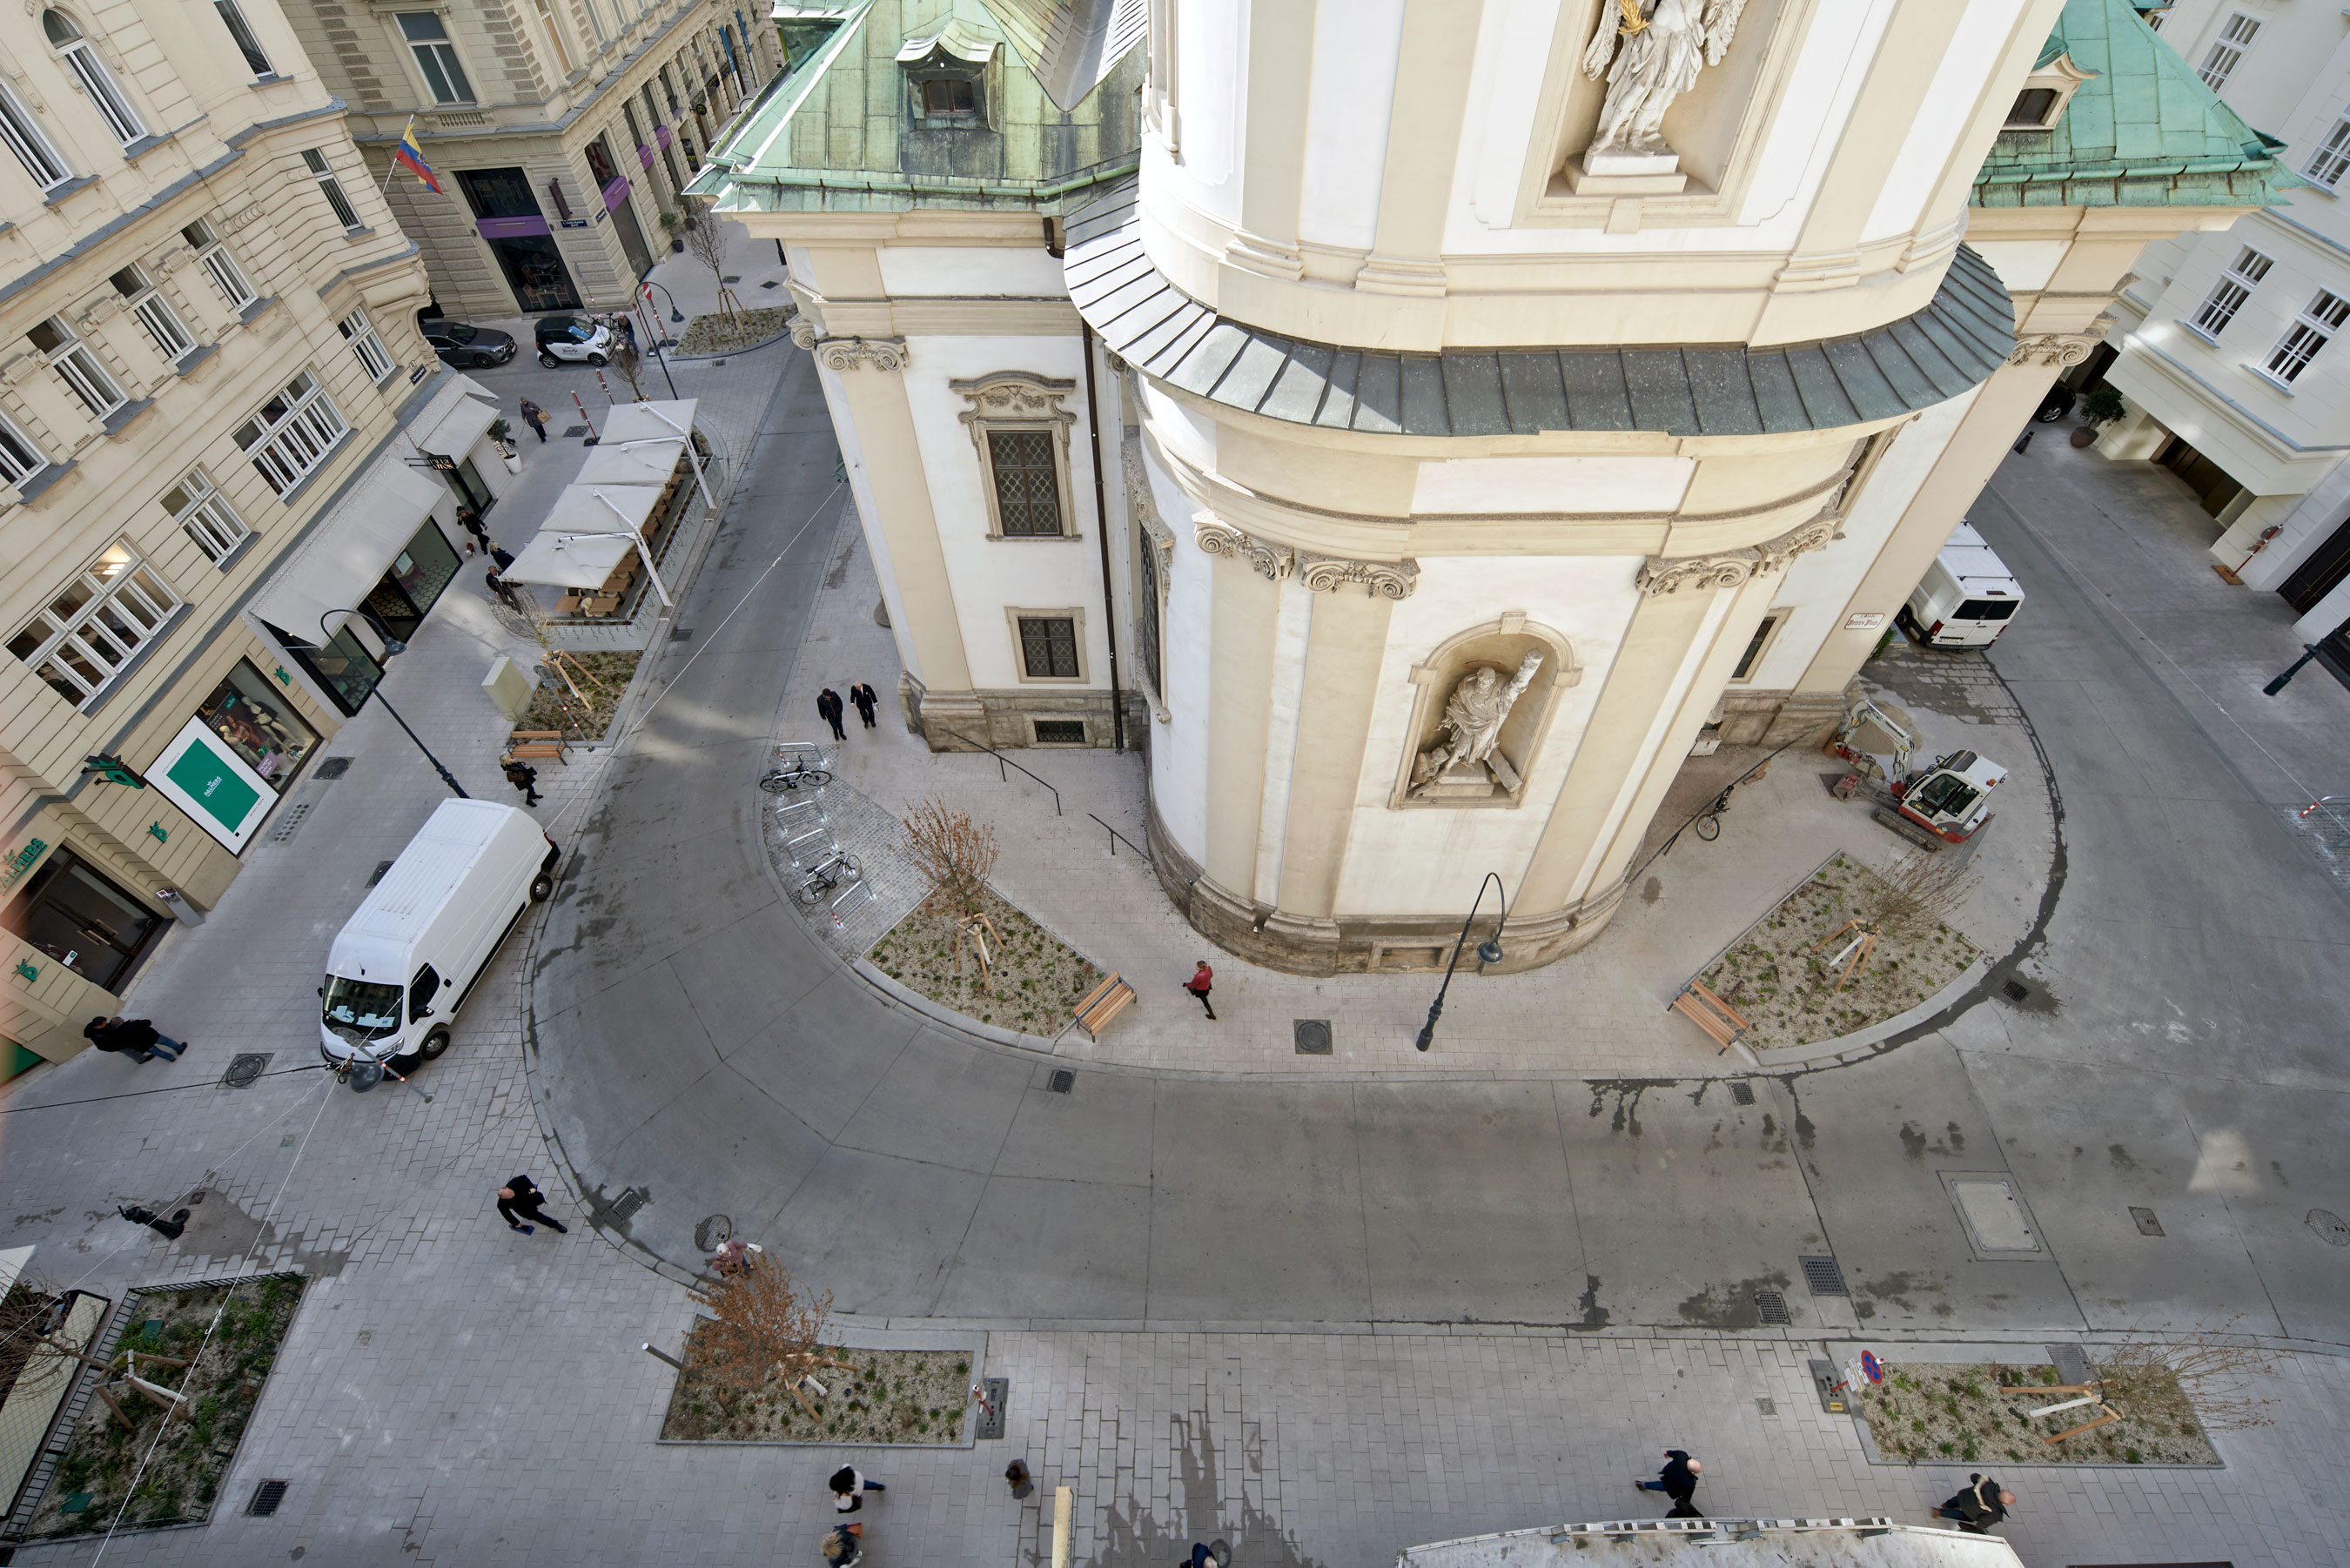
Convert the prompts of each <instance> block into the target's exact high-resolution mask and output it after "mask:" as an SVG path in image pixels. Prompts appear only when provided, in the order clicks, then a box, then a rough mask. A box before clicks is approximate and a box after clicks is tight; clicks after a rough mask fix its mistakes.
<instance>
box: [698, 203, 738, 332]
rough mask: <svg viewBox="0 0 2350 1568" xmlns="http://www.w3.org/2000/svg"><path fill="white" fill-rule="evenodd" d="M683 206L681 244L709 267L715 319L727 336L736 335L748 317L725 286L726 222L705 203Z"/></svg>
mask: <svg viewBox="0 0 2350 1568" xmlns="http://www.w3.org/2000/svg"><path fill="white" fill-rule="evenodd" d="M687 206H688V217H687V221H686V226H685V248H686V249H687V250H689V251H691V252H692V253H693V259H694V260H696V261H698V262H700V263H701V264H702V265H704V266H706V267H708V268H709V269H710V275H711V277H712V279H713V280H714V281H715V282H716V283H717V285H718V316H719V319H720V320H722V321H723V322H724V323H725V324H726V331H727V334H728V335H729V336H730V337H739V336H741V335H742V333H743V331H744V330H745V329H746V327H747V326H748V322H749V317H747V316H746V315H745V314H744V312H743V302H742V301H741V300H739V299H737V298H735V297H734V291H733V289H732V288H730V287H729V286H727V283H726V226H725V224H723V223H720V222H719V219H718V214H717V213H714V212H712V211H711V210H710V209H709V208H708V207H704V206H699V205H697V204H695V203H691V202H689V203H687Z"/></svg>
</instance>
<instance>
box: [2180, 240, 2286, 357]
mask: <svg viewBox="0 0 2350 1568" xmlns="http://www.w3.org/2000/svg"><path fill="white" fill-rule="evenodd" d="M2270 265H2271V264H2270V261H2269V258H2268V257H2266V256H2264V255H2262V254H2261V253H2260V252H2258V251H2256V250H2254V249H2252V247H2251V246H2250V245H2246V246H2245V247H2244V248H2243V249H2242V250H2241V251H2238V252H2237V253H2236V259H2235V260H2234V261H2232V262H2230V263H2229V264H2228V270H2227V271H2226V272H2223V273H2221V274H2220V281H2219V282H2217V283H2215V284H2213V285H2212V286H2211V292H2210V293H2209V294H2207V295H2205V296H2203V303H2202V304H2201V305H2199V306H2197V307H2196V310H2195V321H2194V326H2195V329H2196V330H2197V331H2199V332H2200V333H2202V334H2204V335H2205V336H2206V337H2218V336H2220V333H2222V332H2224V331H2226V330H2227V329H2228V323H2230V321H2233V320H2234V319H2236V312H2237V311H2239V310H2241V309H2242V308H2243V305H2244V301H2246V300H2248V299H2250V298H2251V296H2252V290H2253V289H2255V288H2257V287H2259V286H2260V281H2261V279H2262V278H2264V277H2266V276H2268V275H2269V266H2270Z"/></svg>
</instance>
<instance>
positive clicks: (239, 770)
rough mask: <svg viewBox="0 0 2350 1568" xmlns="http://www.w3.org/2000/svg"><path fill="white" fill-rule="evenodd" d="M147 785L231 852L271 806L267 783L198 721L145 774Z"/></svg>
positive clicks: (271, 793) (273, 795) (241, 844)
mask: <svg viewBox="0 0 2350 1568" xmlns="http://www.w3.org/2000/svg"><path fill="white" fill-rule="evenodd" d="M147 782H148V783H149V784H153V785H154V786H155V787H156V789H158V790H159V791H161V793H162V794H163V797H164V798H165V799H166V800H169V801H170V802H171V803H172V805H176V806H178V807H179V808H180V809H181V810H182V811H184V812H186V813H187V814H188V816H189V818H190V820H192V821H193V822H194V823H195V825H196V826H198V827H201V828H203V830H204V831H205V832H206V833H209V834H211V835H212V836H213V837H214V838H217V839H219V840H220V841H221V843H222V844H224V845H225V846H227V847H228V848H229V849H230V850H232V851H236V850H242V849H243V848H244V846H245V842H246V841H247V840H248V839H250V838H251V837H252V836H253V835H254V831H255V829H256V828H258V827H259V826H261V819H262V818H263V817H265V816H266V815H269V808H270V807H271V806H272V805H276V802H277V794H276V791H275V790H273V789H271V788H270V787H269V784H268V782H267V781H266V780H265V779H264V778H263V777H262V776H261V775H260V774H257V773H255V772H254V771H253V769H252V768H250V767H248V766H246V765H245V762H244V758H242V757H240V756H238V755H237V754H236V753H234V752H232V751H230V750H229V748H228V742H225V741H224V740H222V739H221V738H220V736H219V735H217V734H215V733H213V729H212V727H211V726H210V725H208V724H206V723H205V722H203V720H201V719H191V720H189V721H188V722H187V723H186V724H184V725H182V727H181V730H180V732H179V733H178V734H177V735H175V736H173V737H172V743H171V744H170V745H168V746H166V747H164V748H163V754H162V755H161V756H160V757H157V758H156V759H155V761H154V763H152V764H151V766H150V767H149V768H148V769H147ZM156 826H158V827H159V828H160V827H161V824H160V823H159V824H157V825H156ZM155 836H156V837H157V838H159V839H161V838H162V837H163V836H164V835H163V834H162V833H161V832H158V833H156V834H155Z"/></svg>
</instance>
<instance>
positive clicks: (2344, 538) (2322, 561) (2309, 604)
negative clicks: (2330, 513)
mask: <svg viewBox="0 0 2350 1568" xmlns="http://www.w3.org/2000/svg"><path fill="white" fill-rule="evenodd" d="M2344 577H2350V518H2345V520H2344V521H2343V524H2342V525H2341V526H2340V527H2339V528H2336V529H2334V536H2333V537H2332V538H2330V539H2328V540H2326V541H2325V543H2324V544H2323V545H2319V546H2318V547H2317V548H2316V549H2314V550H2312V551H2311V552H2310V553H2309V555H2308V556H2306V557H2305V558H2304V559H2303V561H2302V563H2301V565H2300V566H2295V567H2294V568H2293V576H2289V577H2287V578H2286V579H2285V580H2284V585H2283V586H2282V587H2280V588H2278V589H2277V593H2278V594H2279V595H2280V596H2281V597H2282V598H2283V599H2284V602H2285V603H2287V604H2289V605H2291V606H2292V607H2293V609H2294V610H2295V611H2296V612H2297V613H2299V614H2302V615H2307V614H2308V613H2309V612H2310V611H2311V610H2314V609H2315V608H2316V607H2317V601H2318V600H2320V599H2322V598H2324V597H2325V596H2326V595H2328V594H2330V593H2332V592H2333V591H2334V589H2335V588H2336V587H2339V586H2340V585H2341V582H2342V579H2343V578H2344Z"/></svg>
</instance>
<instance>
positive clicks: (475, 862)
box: [318, 800, 563, 1064]
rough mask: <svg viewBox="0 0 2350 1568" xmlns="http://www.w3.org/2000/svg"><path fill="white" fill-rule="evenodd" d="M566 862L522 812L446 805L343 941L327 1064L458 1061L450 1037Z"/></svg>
mask: <svg viewBox="0 0 2350 1568" xmlns="http://www.w3.org/2000/svg"><path fill="white" fill-rule="evenodd" d="M562 853H563V852H562V851H561V850H560V849H558V848H557V847H556V843H555V840H553V839H552V838H549V837H548V836H546V834H545V833H544V832H542V831H540V828H539V826H538V824H537V822H536V821H535V820H534V819H533V818H532V816H531V815H530V813H528V812H526V811H525V810H523V809H522V807H520V806H518V805H498V804H497V803H495V802H494V801H486V800H444V801H442V803H441V805H440V807H439V808H438V809H437V810H435V811H434V812H433V814H432V818H431V820H429V821H428V822H426V823H425V825H424V826H423V827H422V828H421V829H420V830H419V831H418V833H417V835H416V836H415V837H414V838H411V839H410V840H409V842H408V847H407V848H405V849H403V850H401V851H400V858H399V859H397V860H395V861H393V862H392V863H391V869H390V870H389V871H386V872H385V873H384V874H383V879H382V880H381V881H380V882H378V883H377V884H376V885H375V887H374V888H373V889H371V890H370V891H369V894H368V896H367V898H366V901H365V902H363V903H361V904H360V905H359V912H358V913H357V914H355V915H353V916H352V917H351V918H350V920H349V921H348V923H347V924H346V925H345V926H344V927H343V929H342V931H341V932H340V933H339V934H338V936H337V937H336V938H335V945H334V947H333V949H332V950H330V951H329V952H328V956H327V979H326V982H325V983H324V984H322V985H321V986H319V987H318V995H319V997H320V999H321V1004H320V1009H319V1015H318V1054H320V1055H321V1056H324V1057H325V1058H326V1059H327V1061H328V1064H339V1063H343V1062H348V1061H351V1060H354V1059H357V1060H362V1061H364V1060H368V1059H370V1058H372V1059H373V1060H375V1061H378V1062H389V1061H391V1060H393V1059H394V1058H396V1057H404V1058H406V1059H407V1060H409V1061H411V1062H414V1061H418V1060H422V1061H427V1062H429V1061H431V1060H432V1058H434V1057H436V1056H438V1055H440V1054H441V1053H442V1052H443V1051H446V1050H447V1049H449V1025H450V1023H451V1022H452V1020H454V1019H455V1018H456V1016H457V1010H458V1009H459V1008H461V1007H463V1006H464V1005H465V998H466V997H468V996H470V995H471V994H472V993H473V983H474V982H475V981H478V980H480V979H481V978H482V971H484V970H486V969H487V968H489V966H490V959H491V957H492V956H493V955H494V954H495V953H496V952H497V950H498V944H499V943H500V942H502V941H504V940H505V935H506V933H507V932H508V931H511V930H513V929H515V926H516V925H517V924H518V923H520V921H521V919H522V917H523V912H524V911H525V909H529V908H530V906H531V905H532V904H533V903H535V902H537V901H538V900H540V899H543V898H547V897H549V896H550V895H551V894H553V893H554V891H555V865H556V859H557V858H558V857H560V856H561V854H562Z"/></svg>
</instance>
